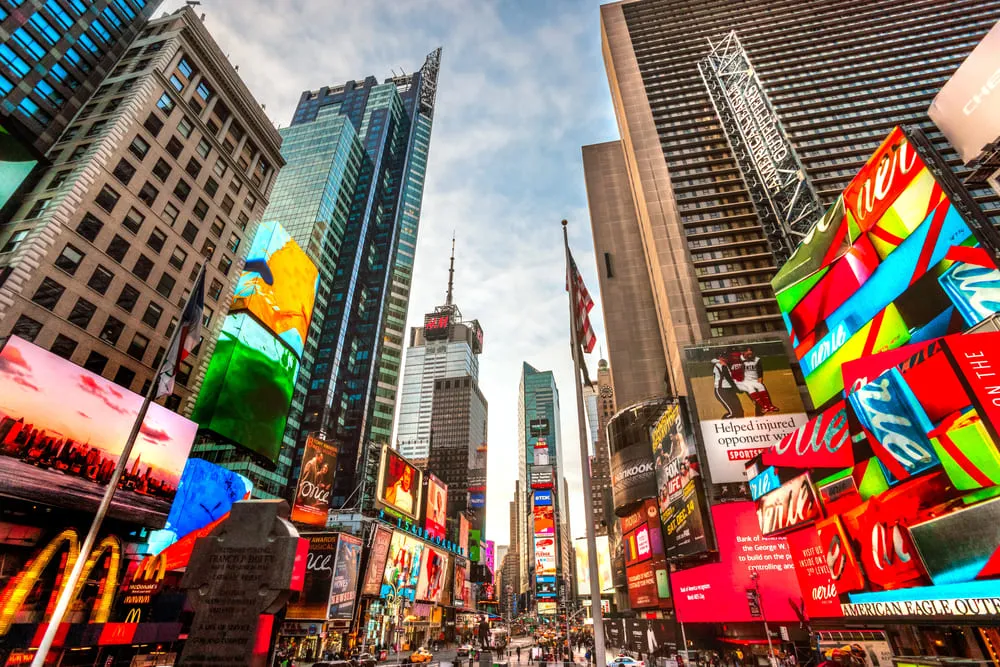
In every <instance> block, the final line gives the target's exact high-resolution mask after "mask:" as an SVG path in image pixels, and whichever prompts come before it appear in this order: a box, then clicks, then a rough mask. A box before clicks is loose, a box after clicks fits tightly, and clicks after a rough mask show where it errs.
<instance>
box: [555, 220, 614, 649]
mask: <svg viewBox="0 0 1000 667" xmlns="http://www.w3.org/2000/svg"><path fill="white" fill-rule="evenodd" d="M567 224H568V223H567V222H566V221H565V220H563V221H562V228H563V246H564V247H565V249H566V285H567V286H568V287H569V329H570V340H571V350H572V353H573V384H574V385H575V386H576V418H577V427H578V428H579V432H580V476H581V477H582V478H583V500H584V502H583V510H584V516H585V517H586V522H587V561H588V563H587V565H588V567H589V570H590V610H591V614H592V615H593V617H594V664H595V665H596V666H597V667H604V666H605V665H606V664H607V663H606V662H605V659H604V618H603V616H604V614H603V613H602V611H601V580H600V578H599V573H598V569H597V532H596V526H595V525H594V505H593V503H592V502H591V499H592V498H593V491H592V490H591V486H590V455H589V451H588V447H587V439H586V438H587V426H586V418H585V417H584V408H583V388H582V386H581V384H580V365H581V364H582V363H583V360H582V359H580V341H579V340H578V335H577V334H578V332H577V314H576V309H575V305H576V304H574V303H573V296H574V295H575V294H576V290H577V287H576V285H575V284H574V282H573V280H572V278H573V276H571V275H570V266H571V262H570V253H569V234H568V232H567V230H566V225H567Z"/></svg>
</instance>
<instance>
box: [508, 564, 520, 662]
mask: <svg viewBox="0 0 1000 667" xmlns="http://www.w3.org/2000/svg"><path fill="white" fill-rule="evenodd" d="M508 562H509V561H508ZM505 567H506V566H505ZM505 571H506V570H505ZM517 661H518V662H521V647H520V646H518V647H517Z"/></svg>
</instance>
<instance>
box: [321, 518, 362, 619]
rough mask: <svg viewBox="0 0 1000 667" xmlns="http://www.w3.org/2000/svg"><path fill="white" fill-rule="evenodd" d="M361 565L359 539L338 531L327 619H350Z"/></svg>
mask: <svg viewBox="0 0 1000 667" xmlns="http://www.w3.org/2000/svg"><path fill="white" fill-rule="evenodd" d="M360 567H361V539H360V538H358V537H355V536H353V535H347V534H344V533H340V539H339V540H338V541H337V557H336V558H335V559H334V561H333V586H332V587H331V589H330V609H329V611H328V613H327V619H330V620H333V619H339V620H344V619H347V620H350V619H351V618H353V617H354V603H355V601H356V599H357V596H358V593H357V591H358V570H359V569H360Z"/></svg>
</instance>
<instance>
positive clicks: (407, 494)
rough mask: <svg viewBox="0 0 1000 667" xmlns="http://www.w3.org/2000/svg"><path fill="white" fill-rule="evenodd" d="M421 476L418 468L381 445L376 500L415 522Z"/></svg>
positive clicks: (420, 488) (418, 504) (421, 483)
mask: <svg viewBox="0 0 1000 667" xmlns="http://www.w3.org/2000/svg"><path fill="white" fill-rule="evenodd" d="M423 475H424V473H423V472H421V470H420V469H419V468H417V467H416V466H415V465H413V464H412V463H410V462H409V461H407V460H406V459H404V458H403V457H402V456H401V455H400V454H399V452H397V451H395V450H393V449H390V448H389V446H388V445H383V446H382V460H381V463H380V464H379V475H378V486H377V490H378V492H377V494H376V496H375V498H376V500H377V501H378V502H379V503H380V504H381V505H382V506H384V507H386V508H388V509H390V510H394V511H396V512H398V513H400V514H402V515H403V516H406V517H408V518H410V519H412V520H414V521H416V520H417V512H418V508H419V507H420V496H421V492H422V487H423Z"/></svg>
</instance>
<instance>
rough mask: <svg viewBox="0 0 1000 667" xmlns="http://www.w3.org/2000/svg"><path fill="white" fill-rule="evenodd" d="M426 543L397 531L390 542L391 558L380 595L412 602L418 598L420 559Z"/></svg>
mask: <svg viewBox="0 0 1000 667" xmlns="http://www.w3.org/2000/svg"><path fill="white" fill-rule="evenodd" d="M424 547H425V545H424V543H423V542H421V541H420V540H416V539H414V538H412V537H410V536H409V535H407V534H406V533H403V532H399V531H396V532H394V533H393V534H392V540H391V541H390V542H389V556H388V558H386V563H385V574H384V575H383V577H382V590H381V591H380V593H379V594H380V595H381V596H382V597H383V598H384V597H386V596H388V595H396V596H399V597H402V598H406V599H407V600H410V601H411V602H412V601H413V599H414V598H415V597H416V591H417V583H418V581H419V578H420V559H421V558H422V557H423V553H424Z"/></svg>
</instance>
